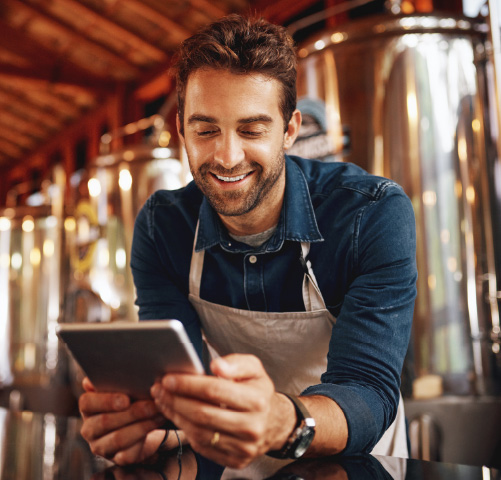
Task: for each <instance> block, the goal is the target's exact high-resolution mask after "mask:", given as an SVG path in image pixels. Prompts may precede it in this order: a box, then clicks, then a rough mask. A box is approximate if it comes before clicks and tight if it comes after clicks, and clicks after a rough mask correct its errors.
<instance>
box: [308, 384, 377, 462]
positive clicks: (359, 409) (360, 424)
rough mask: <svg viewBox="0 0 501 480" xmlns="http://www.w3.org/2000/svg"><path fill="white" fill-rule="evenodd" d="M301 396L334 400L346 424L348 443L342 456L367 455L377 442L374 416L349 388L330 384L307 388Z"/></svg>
mask: <svg viewBox="0 0 501 480" xmlns="http://www.w3.org/2000/svg"><path fill="white" fill-rule="evenodd" d="M301 395H305V396H306V395H323V396H324V397H329V398H330V399H332V400H334V401H335V402H336V403H337V404H338V405H339V407H340V408H341V410H342V411H343V413H344V416H345V417H346V422H347V423H348V442H347V443H346V448H345V449H344V450H343V452H342V454H343V455H353V454H357V453H362V452H367V453H369V452H370V451H371V450H372V449H373V448H374V446H375V445H376V443H377V441H378V440H379V438H378V435H379V429H378V428H377V425H376V421H375V419H374V415H373V413H372V411H371V409H370V408H369V406H368V405H367V403H366V402H365V401H364V400H362V399H361V398H360V396H359V395H358V394H357V393H356V392H354V391H353V390H352V389H351V388H349V387H345V386H342V385H333V384H331V383H322V384H319V385H313V386H311V387H308V388H307V389H306V390H305V391H304V392H303V393H302V394H301Z"/></svg>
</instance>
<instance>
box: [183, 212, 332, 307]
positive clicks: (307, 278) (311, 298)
mask: <svg viewBox="0 0 501 480" xmlns="http://www.w3.org/2000/svg"><path fill="white" fill-rule="evenodd" d="M198 225H199V224H198V222H197V228H196V230H195V239H194V241H193V251H192V254H191V264H190V277H189V291H190V294H191V295H194V296H195V297H196V298H200V285H201V283H202V270H203V266H204V256H205V250H201V251H200V252H196V251H195V245H196V243H197V236H198ZM309 251H310V244H309V243H307V242H301V257H300V259H299V260H300V262H301V263H302V264H303V266H304V267H305V272H304V277H303V302H304V308H305V310H306V311H307V312H312V311H316V310H326V306H325V302H324V299H323V297H322V293H321V292H320V289H319V288H318V285H317V280H316V278H315V274H314V273H313V269H312V267H311V262H310V261H309V260H306V257H307V256H308V253H309Z"/></svg>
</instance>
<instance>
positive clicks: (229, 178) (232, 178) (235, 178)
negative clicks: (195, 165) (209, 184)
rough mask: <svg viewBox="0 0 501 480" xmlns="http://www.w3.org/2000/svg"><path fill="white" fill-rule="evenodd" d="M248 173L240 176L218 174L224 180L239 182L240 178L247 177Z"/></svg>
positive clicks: (218, 177) (219, 178)
mask: <svg viewBox="0 0 501 480" xmlns="http://www.w3.org/2000/svg"><path fill="white" fill-rule="evenodd" d="M246 175H247V174H246V173H244V174H243V175H239V176H238V177H222V176H221V175H216V177H217V179H218V180H221V181H223V182H238V181H239V180H242V178H245V177H246Z"/></svg>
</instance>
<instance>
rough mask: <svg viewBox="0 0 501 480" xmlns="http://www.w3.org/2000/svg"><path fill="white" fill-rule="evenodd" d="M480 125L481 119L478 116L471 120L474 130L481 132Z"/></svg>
mask: <svg viewBox="0 0 501 480" xmlns="http://www.w3.org/2000/svg"><path fill="white" fill-rule="evenodd" d="M480 127H481V125H480V120H479V119H478V118H475V119H473V121H472V122H471V128H473V131H474V132H477V133H478V132H480Z"/></svg>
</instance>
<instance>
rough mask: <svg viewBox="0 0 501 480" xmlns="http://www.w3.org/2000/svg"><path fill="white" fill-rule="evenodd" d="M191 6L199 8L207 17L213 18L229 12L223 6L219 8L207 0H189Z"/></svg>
mask: <svg viewBox="0 0 501 480" xmlns="http://www.w3.org/2000/svg"><path fill="white" fill-rule="evenodd" d="M189 2H190V3H191V5H193V7H195V8H197V9H198V10H201V11H202V12H204V13H206V14H207V15H208V16H209V17H212V18H213V19H214V20H216V19H218V18H220V17H224V16H225V15H226V14H228V13H229V12H228V11H227V10H225V9H223V8H219V7H218V6H217V5H214V3H212V2H209V1H208V0H189Z"/></svg>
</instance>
